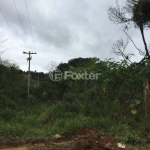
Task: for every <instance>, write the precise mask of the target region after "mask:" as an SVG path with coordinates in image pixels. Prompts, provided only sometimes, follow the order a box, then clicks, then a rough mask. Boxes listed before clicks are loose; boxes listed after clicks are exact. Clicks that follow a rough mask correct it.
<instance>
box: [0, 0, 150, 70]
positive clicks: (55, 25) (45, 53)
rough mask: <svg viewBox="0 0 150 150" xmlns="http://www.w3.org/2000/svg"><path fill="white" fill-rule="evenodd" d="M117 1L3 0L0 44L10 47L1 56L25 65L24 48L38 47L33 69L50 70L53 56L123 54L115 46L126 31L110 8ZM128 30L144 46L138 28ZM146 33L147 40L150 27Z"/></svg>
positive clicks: (137, 57)
mask: <svg viewBox="0 0 150 150" xmlns="http://www.w3.org/2000/svg"><path fill="white" fill-rule="evenodd" d="M14 2H15V3H14ZM25 4H27V9H26V5H25ZM113 4H115V0H111V1H106V0H26V3H25V0H5V1H4V0H0V10H1V12H0V41H3V40H6V41H5V42H4V43H3V44H2V45H3V47H2V48H1V49H0V51H3V50H4V51H5V52H4V53H3V55H2V58H3V59H8V60H9V61H10V62H13V63H16V64H17V65H19V67H20V69H22V70H25V71H26V70H27V69H28V63H27V59H26V58H27V57H28V55H25V54H23V51H25V52H29V51H31V52H36V53H37V54H36V55H32V61H31V70H32V71H35V70H36V71H38V72H41V71H43V72H47V71H48V70H47V68H48V67H47V66H48V65H49V64H51V62H56V63H57V64H59V63H61V62H63V63H66V62H68V60H70V59H73V58H78V57H83V58H86V57H97V58H100V60H105V59H109V58H114V59H115V60H119V59H121V57H119V56H116V55H115V54H113V53H112V52H111V48H112V45H113V43H115V42H116V41H117V40H118V39H120V38H124V39H126V35H125V34H124V32H123V31H122V26H121V25H115V24H113V23H112V22H111V21H110V20H109V18H108V12H107V9H108V7H109V6H110V5H113ZM15 5H16V7H17V11H18V14H19V16H18V14H17V11H16V7H15ZM27 10H28V12H27ZM28 14H29V19H28ZM19 17H20V18H19ZM20 20H21V22H20ZM30 25H31V26H30ZM129 35H130V36H131V37H132V39H133V40H134V42H135V43H136V45H137V46H138V48H141V49H143V48H144V45H143V43H142V39H141V35H140V31H139V30H138V29H134V28H133V29H130V31H129ZM145 35H146V39H147V42H148V37H149V31H145ZM127 52H133V53H134V54H135V56H134V57H132V58H131V60H132V61H140V60H141V56H140V55H139V54H138V52H137V51H136V50H135V48H134V46H133V45H132V43H131V42H130V43H129V45H128V47H127Z"/></svg>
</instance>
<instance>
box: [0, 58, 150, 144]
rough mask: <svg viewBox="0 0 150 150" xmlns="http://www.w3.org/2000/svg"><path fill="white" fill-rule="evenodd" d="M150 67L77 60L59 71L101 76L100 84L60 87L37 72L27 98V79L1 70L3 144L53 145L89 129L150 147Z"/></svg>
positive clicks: (16, 71) (15, 70) (61, 83)
mask: <svg viewBox="0 0 150 150" xmlns="http://www.w3.org/2000/svg"><path fill="white" fill-rule="evenodd" d="M78 62H79V63H78ZM149 65H150V64H149V62H148V61H145V62H144V63H143V64H142V65H140V67H137V68H136V63H135V64H132V65H128V63H127V62H126V61H121V62H115V61H112V60H105V61H100V60H99V59H98V58H77V59H72V60H70V61H69V62H68V63H66V64H63V63H61V64H59V66H58V67H57V68H59V69H60V70H61V71H62V72H63V71H65V70H66V69H69V70H70V71H74V72H80V73H84V71H85V70H87V72H89V73H90V72H93V73H96V72H98V73H100V76H99V78H98V80H83V79H81V80H73V79H71V78H69V79H68V80H64V79H63V78H62V79H61V80H60V81H59V82H54V81H51V80H50V78H49V76H48V74H44V73H37V72H32V77H31V93H30V95H29V96H27V85H26V84H27V73H26V72H23V71H21V70H20V69H19V68H18V67H16V66H14V65H13V66H9V67H8V66H5V65H3V64H1V67H0V69H1V70H0V73H1V75H0V81H1V82H0V87H1V90H0V92H1V94H0V96H1V98H0V103H1V105H0V107H1V110H0V129H1V130H0V140H1V141H5V140H7V141H8V140H12V139H16V140H27V139H45V140H49V139H51V138H52V136H53V135H55V134H60V135H62V136H63V137H69V136H72V135H74V134H76V133H78V132H80V131H81V130H82V129H84V128H96V129H98V130H99V131H100V133H102V134H114V135H115V136H116V140H119V141H121V142H125V143H145V142H149V141H150V136H149V132H150V121H149V120H148V118H146V117H145V111H144V101H143V79H144V78H145V77H146V78H148V75H149ZM40 74H41V80H40V84H39V85H38V84H37V80H36V79H37V76H40ZM11 78H13V79H11Z"/></svg>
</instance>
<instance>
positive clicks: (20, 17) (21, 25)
mask: <svg viewBox="0 0 150 150" xmlns="http://www.w3.org/2000/svg"><path fill="white" fill-rule="evenodd" d="M13 3H14V6H15V8H16V12H17V14H18V18H19V20H20V23H21V26H22V29H23V31H24V34H25V37H26V39H27V35H26V32H25V29H24V27H23V23H22V21H21V17H20V15H19V12H18V9H17V6H16V3H15V0H13Z"/></svg>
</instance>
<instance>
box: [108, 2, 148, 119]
mask: <svg viewBox="0 0 150 150" xmlns="http://www.w3.org/2000/svg"><path fill="white" fill-rule="evenodd" d="M108 15H109V19H110V20H111V21H112V22H114V23H116V24H124V25H125V26H124V27H125V28H124V30H123V31H124V33H125V34H126V35H127V37H128V38H129V39H130V40H131V42H132V43H133V44H134V46H135V48H136V49H137V50H138V51H139V53H140V54H142V55H143V56H144V58H143V59H142V60H141V61H140V62H139V64H141V62H143V61H144V60H145V59H147V60H150V51H149V49H148V46H147V42H146V39H145V35H144V29H149V28H150V0H126V2H124V3H123V2H122V3H119V2H116V5H115V6H111V7H109V8H108ZM132 26H134V27H135V28H139V29H140V32H141V36H142V40H143V44H144V47H145V49H144V51H142V50H140V49H139V48H137V46H136V45H135V43H134V41H133V40H132V38H131V37H130V36H129V35H128V33H127V31H128V29H129V27H132ZM126 46H127V45H126V44H124V43H123V41H117V42H116V44H115V45H114V46H113V51H114V52H115V53H116V54H118V55H121V56H123V57H125V58H126V59H128V57H126V55H125V53H124V50H125V48H126ZM149 95H150V94H149V83H148V79H147V77H145V79H144V101H145V116H146V117H149V118H150V111H148V110H149V109H150V96H149Z"/></svg>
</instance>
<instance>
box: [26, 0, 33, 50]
mask: <svg viewBox="0 0 150 150" xmlns="http://www.w3.org/2000/svg"><path fill="white" fill-rule="evenodd" d="M25 5H26V10H27V15H28V21H29V25H30V31H31V36H32V40H33V45H34V49H35V44H34V39H33V33H32V28H31V22H30V18H29V12H28V8H27V2H26V0H25Z"/></svg>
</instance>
